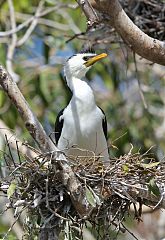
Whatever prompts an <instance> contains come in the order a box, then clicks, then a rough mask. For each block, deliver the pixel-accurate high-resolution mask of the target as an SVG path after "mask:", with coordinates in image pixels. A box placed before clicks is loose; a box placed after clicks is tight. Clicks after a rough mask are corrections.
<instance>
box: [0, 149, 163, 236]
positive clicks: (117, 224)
mask: <svg viewBox="0 0 165 240" xmlns="http://www.w3.org/2000/svg"><path fill="white" fill-rule="evenodd" d="M9 149H10V147H9ZM4 156H5V161H6V166H5V169H7V171H8V174H7V176H6V177H5V178H3V179H1V190H2V191H3V192H4V193H5V196H6V197H8V202H9V203H8V204H7V205H6V209H8V208H12V209H13V210H14V212H15V216H16V217H17V219H18V218H19V216H20V215H21V214H22V212H23V211H25V210H28V212H29V213H30V214H29V217H27V219H26V223H25V224H24V225H25V229H26V237H27V238H28V239H33V238H34V236H35V235H37V234H38V232H39V231H40V230H41V229H42V228H44V227H45V226H47V228H49V229H51V228H53V227H59V228H60V229H65V228H66V226H69V229H70V230H71V229H72V234H73V232H74V229H76V230H75V231H76V232H77V231H78V232H79V234H80V238H81V234H82V228H83V226H86V224H87V225H89V224H90V226H91V228H92V229H93V230H96V231H97V232H98V233H99V232H100V238H99V239H102V238H104V237H105V236H107V235H108V234H111V233H112V229H113V230H114V232H119V231H123V232H124V231H125V229H126V228H125V226H124V225H123V222H124V220H125V216H126V215H129V209H130V205H131V204H132V203H133V204H134V206H135V204H136V203H137V202H139V203H140V207H139V209H136V207H135V211H134V217H136V218H137V219H138V220H140V216H141V206H142V204H143V203H144V199H143V196H141V197H136V195H137V196H138V191H139V189H140V188H141V185H143V188H146V189H148V188H149V186H150V181H151V180H152V179H154V181H155V182H157V183H158V182H159V181H160V182H161V181H162V180H163V181H164V178H165V177H164V176H165V168H164V165H163V164H161V165H160V164H159V163H156V162H155V161H154V159H153V158H152V155H151V154H148V153H145V154H140V153H139V152H138V153H134V154H133V153H132V149H131V150H130V152H129V153H128V154H125V155H124V156H121V157H120V158H114V159H111V162H110V166H107V167H104V166H103V164H102V162H101V161H100V160H98V159H97V158H96V157H95V158H94V159H93V160H92V159H90V161H89V160H86V162H85V161H84V160H83V162H81V159H79V158H77V160H75V161H74V162H73V161H71V166H72V169H73V171H74V173H75V175H76V177H77V178H78V179H79V181H80V182H81V184H82V186H83V187H84V189H85V191H86V198H85V201H87V202H88V203H89V204H90V205H92V206H93V207H94V210H93V211H92V212H91V213H90V214H89V215H88V216H80V215H79V214H78V213H77V211H76V209H75V208H74V206H73V204H72V201H71V199H70V194H69V193H68V192H67V190H66V188H65V187H64V186H63V184H62V181H61V174H60V169H55V166H54V163H52V162H51V161H50V159H51V153H47V154H41V155H39V156H38V158H35V159H28V160H27V159H25V158H24V157H23V156H21V155H20V153H19V152H18V153H17V156H16V154H15V156H14V155H13V154H12V153H11V150H10V151H9V154H7V153H5V154H4ZM145 161H147V162H148V164H146V163H145ZM159 165H160V166H159ZM158 168H159V169H160V170H161V171H157V169H158ZM129 186H132V189H133V190H132V191H134V192H136V193H137V194H135V196H134V197H131V195H132V194H131V193H130V192H129V191H128V189H129V188H128V187H129ZM151 191H152V188H151ZM153 193H154V192H153ZM153 197H154V194H153ZM110 229H111V231H110ZM6 235H7V234H6ZM108 236H109V235H108ZM109 237H110V236H109ZM4 239H5V238H4Z"/></svg>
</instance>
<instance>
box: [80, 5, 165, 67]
mask: <svg viewBox="0 0 165 240" xmlns="http://www.w3.org/2000/svg"><path fill="white" fill-rule="evenodd" d="M79 2H80V1H79ZM89 2H90V4H91V5H92V6H93V7H94V8H95V9H97V11H99V12H100V13H101V14H102V17H101V18H100V21H103V22H106V23H107V22H108V23H109V26H110V27H114V28H115V30H116V31H117V32H118V34H119V35H120V36H121V37H122V39H123V40H124V41H125V43H126V44H127V45H128V46H129V47H130V48H131V49H132V50H133V51H134V52H135V53H137V54H139V55H140V56H142V57H144V58H146V59H148V60H150V61H152V62H154V63H158V64H161V65H165V44H164V42H162V41H159V40H157V39H154V38H151V37H149V36H148V35H147V34H145V33H144V32H142V31H141V30H140V29H139V28H138V27H137V26H136V25H135V24H134V23H133V22H132V21H131V20H130V18H129V17H128V16H127V14H126V13H125V11H124V10H123V9H122V7H121V5H120V3H119V1H118V0H113V1H106V0H90V1H89ZM79 5H80V7H81V4H80V3H79ZM89 6H90V5H89ZM82 10H83V11H84V13H85V15H86V17H87V19H89V14H88V13H89V10H88V11H86V9H85V8H82ZM92 16H93V17H92V19H93V22H94V21H95V22H98V19H97V18H96V17H95V20H94V14H92ZM89 20H90V19H89Z"/></svg>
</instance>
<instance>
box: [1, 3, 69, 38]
mask: <svg viewBox="0 0 165 240" xmlns="http://www.w3.org/2000/svg"><path fill="white" fill-rule="evenodd" d="M67 7H71V5H69V4H57V5H56V6H54V7H51V8H48V9H46V10H44V11H42V12H41V13H40V14H39V15H38V17H43V16H45V15H47V14H49V13H51V12H53V11H56V10H57V9H59V8H67ZM34 18H35V16H32V17H30V18H29V19H27V20H26V21H25V22H23V23H21V24H20V25H18V26H17V27H15V28H14V29H11V30H9V31H6V32H0V37H7V36H10V35H12V34H13V33H17V32H19V31H20V30H22V29H23V28H24V27H27V26H28V25H29V24H30V23H31V22H32V21H33V20H34Z"/></svg>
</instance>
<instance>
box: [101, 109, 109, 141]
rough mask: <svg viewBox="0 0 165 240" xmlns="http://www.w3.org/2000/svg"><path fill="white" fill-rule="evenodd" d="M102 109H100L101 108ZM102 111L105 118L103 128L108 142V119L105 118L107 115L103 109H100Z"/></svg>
mask: <svg viewBox="0 0 165 240" xmlns="http://www.w3.org/2000/svg"><path fill="white" fill-rule="evenodd" d="M99 108H100V107H99ZM100 110H101V111H102V113H103V115H104V118H103V120H102V127H103V131H104V135H105V138H106V140H108V132H107V118H106V116H105V113H104V111H103V109H101V108H100Z"/></svg>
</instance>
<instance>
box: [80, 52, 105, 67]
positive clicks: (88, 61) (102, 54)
mask: <svg viewBox="0 0 165 240" xmlns="http://www.w3.org/2000/svg"><path fill="white" fill-rule="evenodd" d="M105 57H107V54H106V53H101V54H99V55H96V56H94V57H91V58H89V59H88V60H87V61H86V62H85V66H86V67H90V66H92V65H93V64H94V63H96V62H97V61H99V60H101V59H102V58H105Z"/></svg>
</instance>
